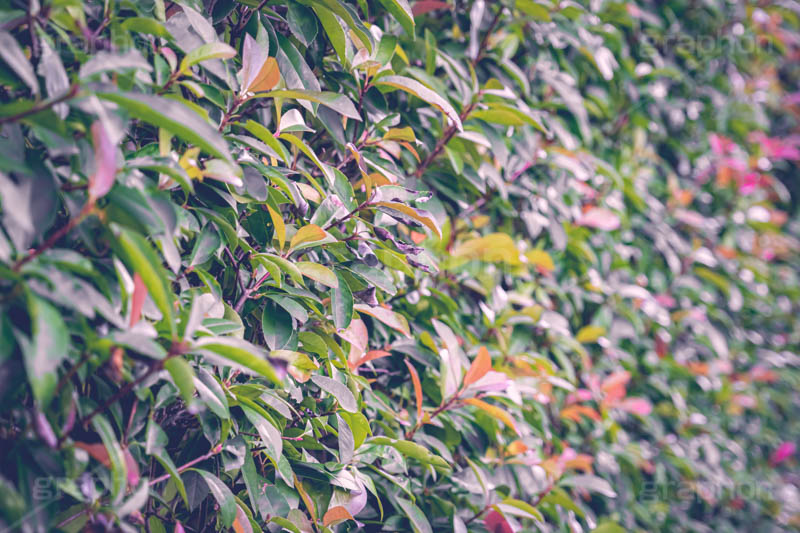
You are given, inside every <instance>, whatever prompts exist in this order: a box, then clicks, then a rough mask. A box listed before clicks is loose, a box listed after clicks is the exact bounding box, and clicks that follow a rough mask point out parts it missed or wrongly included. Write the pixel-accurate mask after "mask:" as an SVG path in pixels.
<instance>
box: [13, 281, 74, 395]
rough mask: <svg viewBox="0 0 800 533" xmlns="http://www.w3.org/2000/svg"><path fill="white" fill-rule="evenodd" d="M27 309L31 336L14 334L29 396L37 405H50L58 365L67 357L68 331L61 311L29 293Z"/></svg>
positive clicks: (56, 380)
mask: <svg viewBox="0 0 800 533" xmlns="http://www.w3.org/2000/svg"><path fill="white" fill-rule="evenodd" d="M28 313H29V316H30V322H31V338H30V340H28V339H27V338H26V337H24V336H23V335H22V334H19V335H18V339H19V341H20V345H21V348H22V355H23V358H24V363H25V370H26V372H27V374H28V381H29V382H30V384H31V390H32V391H33V396H34V398H36V402H37V403H38V404H39V406H40V408H42V409H45V408H47V407H48V406H49V405H50V401H51V400H52V398H53V394H54V392H55V389H56V384H57V382H58V367H59V366H60V365H61V362H62V361H63V360H64V359H65V358H66V357H67V353H68V352H67V350H68V349H69V334H68V332H67V327H66V325H65V324H64V320H63V319H62V318H61V313H60V312H59V311H58V309H56V308H55V307H53V306H52V305H50V304H49V303H48V302H47V301H45V300H43V299H41V298H39V297H38V296H36V295H34V294H30V296H29V298H28Z"/></svg>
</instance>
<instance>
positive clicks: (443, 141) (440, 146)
mask: <svg viewBox="0 0 800 533" xmlns="http://www.w3.org/2000/svg"><path fill="white" fill-rule="evenodd" d="M503 9H504V8H503V7H502V6H501V7H500V9H499V10H498V11H497V13H496V14H495V16H494V18H493V19H492V22H491V24H489V29H488V30H487V31H486V34H485V35H484V36H483V39H482V40H481V44H480V46H479V47H478V53H477V54H476V55H475V57H474V58H472V59H471V60H470V63H471V64H472V67H473V68H475V66H476V65H477V64H478V61H480V60H481V58H482V57H483V54H484V53H485V52H486V46H487V45H488V43H489V36H490V35H491V34H492V31H494V28H495V26H497V23H498V22H500V16H501V15H502V14H503ZM477 105H478V102H472V103H471V104H469V105H468V106H467V107H466V108H464V110H463V111H462V112H461V114H460V115H459V119H460V120H461V121H462V122H463V121H464V120H466V118H467V117H468V116H469V114H470V113H472V110H473V109H475V107H476V106H477ZM457 131H458V128H456V126H455V124H451V125H450V127H449V128H448V129H447V130H445V133H444V135H442V137H441V138H440V139H439V140H438V141H437V142H436V146H434V148H433V150H431V152H430V153H429V154H428V156H427V157H426V158H425V159H424V160H423V161H422V163H420V164H419V166H418V167H417V170H416V172H414V177H416V178H417V179H419V178H421V177H422V174H423V173H424V172H425V170H426V169H427V168H428V167H429V166H430V164H431V163H433V161H434V159H436V158H437V157H438V156H439V154H440V153H441V152H442V150H444V147H445V146H447V143H448V142H450V139H452V138H453V136H454V135H455V134H456V132H457Z"/></svg>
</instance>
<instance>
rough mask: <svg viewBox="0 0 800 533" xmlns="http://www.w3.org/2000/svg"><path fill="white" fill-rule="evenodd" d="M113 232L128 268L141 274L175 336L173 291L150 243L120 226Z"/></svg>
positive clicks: (148, 291)
mask: <svg viewBox="0 0 800 533" xmlns="http://www.w3.org/2000/svg"><path fill="white" fill-rule="evenodd" d="M113 229H114V228H112V230H113ZM115 233H116V236H117V246H118V247H119V253H120V255H121V256H122V258H123V260H124V261H125V263H126V265H127V266H128V268H130V269H131V270H132V271H133V272H136V273H138V274H139V276H141V278H142V281H143V282H144V284H145V286H146V287H147V293H148V294H149V295H150V297H151V298H152V299H153V302H155V304H156V306H157V307H158V309H159V311H161V314H162V315H163V317H164V320H165V321H166V324H167V327H169V328H170V333H171V334H172V336H173V337H175V335H176V331H177V330H176V327H175V319H174V316H173V309H174V307H173V293H172V288H171V287H170V284H169V282H168V281H167V273H166V270H165V269H164V267H163V266H162V264H161V259H159V257H158V255H156V252H155V250H153V247H152V246H150V243H148V242H147V240H146V239H145V238H144V237H142V236H141V235H139V234H138V233H134V232H132V231H129V230H127V229H124V228H120V227H117V228H116V231H115Z"/></svg>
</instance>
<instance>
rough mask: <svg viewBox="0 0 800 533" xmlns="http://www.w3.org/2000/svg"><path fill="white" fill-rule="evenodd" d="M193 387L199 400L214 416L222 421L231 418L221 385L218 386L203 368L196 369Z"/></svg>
mask: <svg viewBox="0 0 800 533" xmlns="http://www.w3.org/2000/svg"><path fill="white" fill-rule="evenodd" d="M194 386H195V388H196V389H197V393H198V394H199V395H200V398H201V399H202V400H203V402H204V403H205V404H206V405H207V406H208V408H209V409H211V411H212V412H213V413H214V414H215V415H217V416H218V417H220V418H222V419H223V420H227V419H229V418H230V417H231V414H230V411H229V410H228V398H227V397H226V396H225V391H224V390H222V385H220V384H219V382H218V381H217V380H216V378H214V376H212V375H211V373H210V372H208V370H206V369H205V368H203V367H198V368H197V377H196V378H195V380H194Z"/></svg>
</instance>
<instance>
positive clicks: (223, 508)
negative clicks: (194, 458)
mask: <svg viewBox="0 0 800 533" xmlns="http://www.w3.org/2000/svg"><path fill="white" fill-rule="evenodd" d="M191 470H192V471H193V472H197V473H198V474H200V476H202V478H203V480H204V481H205V482H206V485H208V490H209V491H211V494H212V495H213V496H214V499H215V500H217V504H219V513H220V519H221V522H222V525H223V526H224V527H226V528H227V527H231V526H232V525H233V521H234V519H236V499H235V497H234V496H233V493H232V492H231V489H229V488H228V487H227V486H226V485H225V484H224V483H223V482H222V481H220V480H219V478H218V477H217V476H215V475H214V474H212V473H211V472H205V471H203V470H198V469H197V468H192V469H191Z"/></svg>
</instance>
